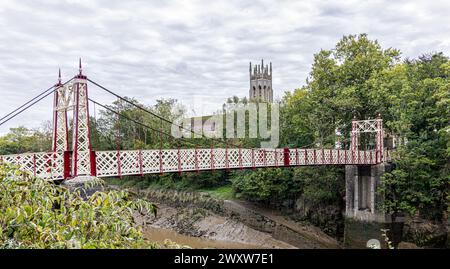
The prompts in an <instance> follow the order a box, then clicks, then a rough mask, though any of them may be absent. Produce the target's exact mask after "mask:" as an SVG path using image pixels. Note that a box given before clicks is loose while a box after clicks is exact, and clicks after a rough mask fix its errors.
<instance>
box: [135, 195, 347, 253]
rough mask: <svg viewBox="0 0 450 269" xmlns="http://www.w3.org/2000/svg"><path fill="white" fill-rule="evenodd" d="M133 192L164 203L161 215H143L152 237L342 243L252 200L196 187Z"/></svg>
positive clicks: (214, 244) (233, 244) (272, 244)
mask: <svg viewBox="0 0 450 269" xmlns="http://www.w3.org/2000/svg"><path fill="white" fill-rule="evenodd" d="M133 192H135V193H136V194H137V195H138V196H139V197H141V198H144V199H146V200H149V201H152V202H154V203H156V204H157V205H158V207H159V210H158V215H157V216H156V217H154V216H140V217H138V218H137V221H138V222H140V223H141V224H143V227H144V234H145V235H146V237H147V238H148V239H149V240H154V241H158V242H161V241H164V239H169V240H171V241H173V242H176V243H178V244H181V245H190V246H192V247H199V248H202V247H206V248H340V246H339V244H338V242H337V241H336V240H335V239H333V238H331V237H329V236H328V235H326V234H324V233H323V232H321V231H320V229H318V228H316V227H314V226H311V225H307V224H303V223H297V222H293V221H291V220H288V219H286V218H284V217H283V216H282V215H279V214H277V213H276V212H273V211H267V210H265V209H263V208H258V207H257V206H256V205H252V204H249V203H245V202H241V201H230V200H220V199H216V198H213V197H211V196H209V195H207V194H204V193H196V192H180V191H172V190H152V189H147V190H133ZM165 237H167V238H165ZM177 240H178V241H177Z"/></svg>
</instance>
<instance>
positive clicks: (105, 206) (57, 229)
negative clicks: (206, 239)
mask: <svg viewBox="0 0 450 269" xmlns="http://www.w3.org/2000/svg"><path fill="white" fill-rule="evenodd" d="M95 183H96V182H94V183H91V184H95ZM0 193H1V195H0V248H154V247H156V245H155V244H152V243H149V242H147V241H145V240H144V238H143V236H142V233H141V231H140V229H139V228H138V227H137V226H136V225H135V224H134V221H133V213H134V212H141V213H148V212H153V213H156V207H155V206H154V205H153V204H151V203H148V202H145V201H141V200H137V201H133V200H132V199H131V197H130V196H129V194H128V193H127V192H126V191H109V192H96V193H94V194H93V195H92V196H90V197H88V198H86V199H83V195H82V191H81V190H80V189H78V190H75V191H73V192H71V191H69V190H68V189H66V188H64V187H61V186H58V185H55V184H54V183H51V182H47V181H43V180H41V179H37V178H33V177H31V176H30V175H29V174H27V173H25V172H21V171H19V170H17V169H16V168H14V167H12V166H9V165H6V164H3V165H1V166H0Z"/></svg>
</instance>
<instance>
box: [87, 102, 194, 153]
mask: <svg viewBox="0 0 450 269" xmlns="http://www.w3.org/2000/svg"><path fill="white" fill-rule="evenodd" d="M88 100H89V101H91V102H92V103H94V104H96V105H98V106H100V107H102V108H104V109H106V110H108V111H109V112H112V113H114V114H116V115H118V116H119V117H122V118H124V119H126V120H129V121H131V122H133V123H135V124H138V125H141V126H143V127H144V128H146V129H149V130H151V131H153V132H155V133H160V134H161V135H165V136H168V137H170V138H171V139H174V138H173V136H172V135H171V134H169V133H167V132H164V131H162V130H158V129H155V128H153V127H151V126H149V125H147V124H145V123H142V122H139V121H137V120H134V119H132V118H130V117H128V116H125V115H124V114H122V113H120V112H117V111H116V110H114V109H112V108H110V107H108V106H105V105H103V104H100V103H99V102H97V101H94V100H92V99H91V98H88ZM180 140H182V141H184V142H186V143H189V144H191V145H195V144H194V143H192V142H190V141H188V140H186V139H185V138H180Z"/></svg>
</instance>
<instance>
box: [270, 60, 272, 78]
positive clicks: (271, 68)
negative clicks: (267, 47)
mask: <svg viewBox="0 0 450 269" xmlns="http://www.w3.org/2000/svg"><path fill="white" fill-rule="evenodd" d="M270 75H272V62H270Z"/></svg>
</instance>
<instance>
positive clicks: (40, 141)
mask: <svg viewBox="0 0 450 269" xmlns="http://www.w3.org/2000/svg"><path fill="white" fill-rule="evenodd" d="M50 149H51V131H50V128H49V127H48V124H45V125H43V128H42V130H39V129H37V130H29V129H27V128H25V127H22V126H20V127H17V128H11V129H10V131H9V133H8V134H7V135H5V136H2V137H0V155H7V154H17V153H24V152H41V151H48V150H50Z"/></svg>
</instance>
